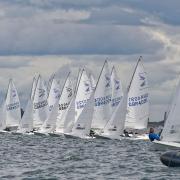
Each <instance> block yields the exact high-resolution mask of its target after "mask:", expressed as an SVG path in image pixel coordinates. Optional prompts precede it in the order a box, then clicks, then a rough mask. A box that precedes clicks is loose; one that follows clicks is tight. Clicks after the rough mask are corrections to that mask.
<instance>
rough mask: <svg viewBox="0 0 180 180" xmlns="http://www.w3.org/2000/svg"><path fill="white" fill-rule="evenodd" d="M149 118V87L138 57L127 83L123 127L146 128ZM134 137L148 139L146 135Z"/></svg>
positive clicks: (140, 59)
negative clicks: (126, 100)
mask: <svg viewBox="0 0 180 180" xmlns="http://www.w3.org/2000/svg"><path fill="white" fill-rule="evenodd" d="M148 118H149V88H148V81H147V73H146V71H145V70H144V66H143V64H142V57H140V58H139V60H138V62H137V64H136V67H135V70H134V73H133V76H132V79H131V81H130V85H129V91H128V102H127V115H126V121H125V128H127V129H131V130H143V129H146V128H147V125H148ZM135 139H148V136H147V135H145V134H143V135H137V136H136V137H135Z"/></svg>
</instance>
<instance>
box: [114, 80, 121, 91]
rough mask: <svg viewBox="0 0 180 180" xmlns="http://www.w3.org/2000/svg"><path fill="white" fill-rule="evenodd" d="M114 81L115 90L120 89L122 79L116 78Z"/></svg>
mask: <svg viewBox="0 0 180 180" xmlns="http://www.w3.org/2000/svg"><path fill="white" fill-rule="evenodd" d="M114 83H115V90H119V89H120V81H118V80H116V79H114Z"/></svg>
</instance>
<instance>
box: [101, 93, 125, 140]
mask: <svg viewBox="0 0 180 180" xmlns="http://www.w3.org/2000/svg"><path fill="white" fill-rule="evenodd" d="M126 112H127V92H126V93H125V94H124V96H123V98H122V100H121V101H120V103H119V104H118V106H116V109H115V110H114V112H113V114H112V116H111V119H110V120H109V121H108V123H107V124H106V126H105V127H104V129H103V133H102V135H106V136H112V137H119V136H120V135H121V134H123V130H124V124H125V119H126Z"/></svg>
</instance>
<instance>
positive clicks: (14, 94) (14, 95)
mask: <svg viewBox="0 0 180 180" xmlns="http://www.w3.org/2000/svg"><path fill="white" fill-rule="evenodd" d="M12 97H16V91H15V90H14V89H13V90H12Z"/></svg>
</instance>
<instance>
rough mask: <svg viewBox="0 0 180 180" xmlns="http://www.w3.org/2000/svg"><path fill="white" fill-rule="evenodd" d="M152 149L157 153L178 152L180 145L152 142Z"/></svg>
mask: <svg viewBox="0 0 180 180" xmlns="http://www.w3.org/2000/svg"><path fill="white" fill-rule="evenodd" d="M153 148H154V149H155V150H158V151H167V150H180V143H176V142H167V141H154V142H153Z"/></svg>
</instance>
